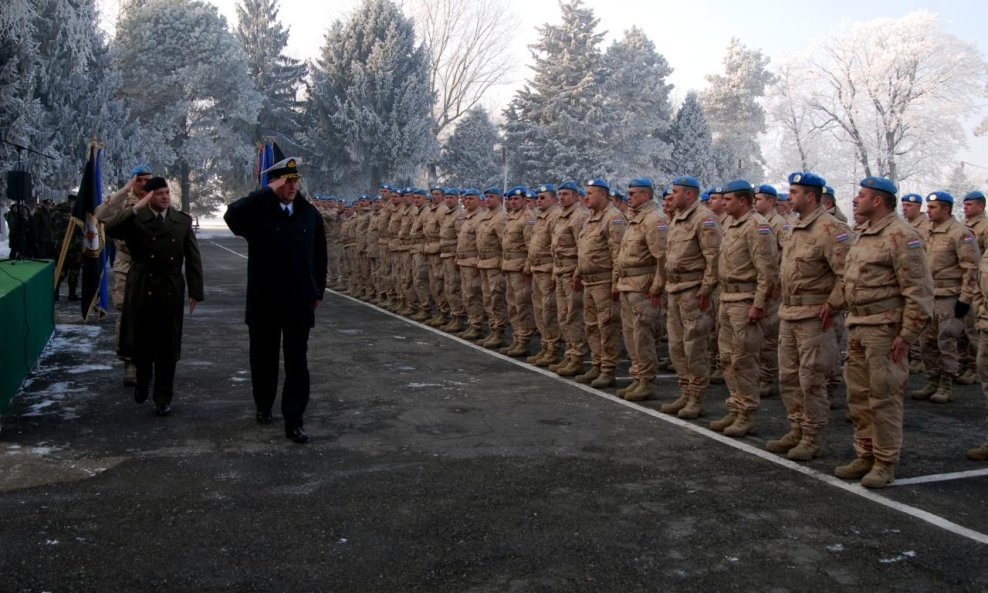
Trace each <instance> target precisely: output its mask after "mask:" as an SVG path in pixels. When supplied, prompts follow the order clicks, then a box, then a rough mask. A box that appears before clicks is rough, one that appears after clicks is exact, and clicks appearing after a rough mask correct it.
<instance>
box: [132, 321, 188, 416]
mask: <svg viewBox="0 0 988 593" xmlns="http://www.w3.org/2000/svg"><path fill="white" fill-rule="evenodd" d="M145 309H146V310H145V312H144V313H143V314H142V315H141V316H140V318H139V321H138V323H139V328H140V329H139V330H138V334H137V343H136V344H135V347H134V358H133V361H134V366H136V367H137V387H138V389H140V390H142V391H144V392H145V393H147V391H148V388H149V387H150V386H151V379H152V377H153V378H154V391H152V398H153V399H154V403H155V404H158V405H163V404H170V403H171V402H172V396H173V395H174V392H175V366H176V364H177V363H178V360H177V359H176V358H175V350H176V349H177V346H176V344H175V339H176V334H175V331H174V330H175V326H176V325H177V326H178V328H179V330H178V331H179V334H178V335H179V336H181V333H180V332H181V331H182V330H181V328H182V309H181V308H179V309H178V310H177V311H175V310H169V309H168V308H166V307H157V308H156V307H146V308H145ZM176 316H177V317H178V321H176V320H175V317H176ZM177 339H179V340H181V337H178V338H177Z"/></svg>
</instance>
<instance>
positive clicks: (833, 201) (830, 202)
mask: <svg viewBox="0 0 988 593" xmlns="http://www.w3.org/2000/svg"><path fill="white" fill-rule="evenodd" d="M820 203H821V204H823V208H824V209H825V210H826V211H827V213H828V214H830V215H831V216H833V217H834V218H836V219H837V220H839V221H841V222H843V223H844V224H848V223H847V216H844V213H843V212H841V209H840V208H838V207H837V197H836V195H835V194H834V188H832V187H830V186H829V185H825V186H823V195H822V196H821V197H820ZM848 226H850V225H848ZM846 317H847V316H846V315H845V313H844V311H835V312H834V339H835V340H837V358H836V359H835V360H834V366H833V367H832V368H831V371H830V376H828V377H827V400H828V401H829V402H830V408H831V409H833V408H836V407H837V404H838V399H837V392H838V391H839V390H840V382H841V374H842V372H843V371H842V368H843V365H842V361H841V344H843V343H844V340H845V339H846V338H847V327H846V324H845V319H846Z"/></svg>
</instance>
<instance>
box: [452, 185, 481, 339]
mask: <svg viewBox="0 0 988 593" xmlns="http://www.w3.org/2000/svg"><path fill="white" fill-rule="evenodd" d="M463 208H464V210H465V213H464V214H463V222H462V224H461V225H460V232H459V234H458V235H457V237H456V265H457V266H459V268H460V294H461V297H462V299H463V307H464V308H465V309H466V314H467V324H468V326H467V328H466V330H464V331H462V332H460V333H458V334H456V337H458V338H463V339H464V340H471V341H476V340H479V339H481V338H483V337H484V329H483V328H484V296H483V291H482V290H481V286H480V282H481V281H480V271H479V270H477V225H478V224H480V215H481V212H480V190H478V189H474V188H472V187H471V188H467V189H465V190H463Z"/></svg>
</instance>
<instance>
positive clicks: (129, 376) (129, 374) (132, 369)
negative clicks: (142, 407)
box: [123, 360, 137, 387]
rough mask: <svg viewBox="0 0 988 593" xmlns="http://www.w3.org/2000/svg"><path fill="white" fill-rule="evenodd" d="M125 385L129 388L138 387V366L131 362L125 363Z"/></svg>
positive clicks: (126, 361)
mask: <svg viewBox="0 0 988 593" xmlns="http://www.w3.org/2000/svg"><path fill="white" fill-rule="evenodd" d="M123 384H124V385H126V386H127V387H133V386H134V385H137V365H136V364H134V363H132V362H130V361H129V360H125V361H124V372H123Z"/></svg>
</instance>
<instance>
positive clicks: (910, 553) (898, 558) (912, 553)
mask: <svg viewBox="0 0 988 593" xmlns="http://www.w3.org/2000/svg"><path fill="white" fill-rule="evenodd" d="M915 557H916V552H915V551H913V550H906V551H905V552H903V553H901V554H896V555H895V556H891V557H889V558H879V560H878V561H879V562H881V563H882V564H893V563H895V562H902V561H903V560H908V559H909V558H915Z"/></svg>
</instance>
